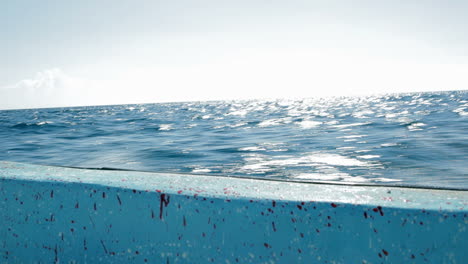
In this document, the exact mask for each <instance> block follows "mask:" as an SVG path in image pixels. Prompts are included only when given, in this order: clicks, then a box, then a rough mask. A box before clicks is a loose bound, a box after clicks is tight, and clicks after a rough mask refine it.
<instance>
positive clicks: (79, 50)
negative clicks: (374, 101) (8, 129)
mask: <svg viewBox="0 0 468 264" xmlns="http://www.w3.org/2000/svg"><path fill="white" fill-rule="evenodd" d="M466 14H468V1H464V0H462V1H458V0H451V1H431V0H424V1H423V0H405V1H397V0H395V1H379V0H355V1H346V0H341V1H338V0H327V1H318V0H290V1H279V0H236V1H232V0H231V1H226V0H199V1H194V0H190V1H189V0H171V1H169V0H166V1H158V0H136V1H121V0H112V1H110V0H101V1H94V0H80V1H59V0H43V1H33V0H29V1H26V0H15V1H0V32H1V33H0V109H16V108H39V107H61V106H78V105H103V104H129V103H153V102H175V101H199V100H202V101H203V100H224V99H253V98H303V97H322V96H342V95H366V94H374V93H394V92H420V91H442V90H467V89H468V77H467V76H468V31H467V30H466V28H468V16H466Z"/></svg>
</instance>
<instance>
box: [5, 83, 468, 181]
mask: <svg viewBox="0 0 468 264" xmlns="http://www.w3.org/2000/svg"><path fill="white" fill-rule="evenodd" d="M0 149H1V151H0V160H9V161H18V162H28V163H35V164H49V165H62V166H78V167H98V168H100V167H112V168H124V169H136V170H148V171H157V172H181V173H198V174H216V175H219V174H221V175H232V176H245V177H267V178H275V179H285V180H286V179H287V180H300V181H339V182H352V183H377V184H398V185H422V186H438V187H449V188H464V189H468V93H467V92H446V93H422V94H407V95H387V96H374V97H342V98H325V99H304V100H276V101H258V100H254V101H219V102H200V103H198V102H192V103H167V104H144V105H117V106H94V107H75V108H55V109H32V110H10V111H0Z"/></svg>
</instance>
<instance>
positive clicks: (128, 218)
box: [0, 162, 468, 263]
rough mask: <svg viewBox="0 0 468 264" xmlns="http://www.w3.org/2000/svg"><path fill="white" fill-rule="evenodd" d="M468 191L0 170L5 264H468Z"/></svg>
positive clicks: (17, 167)
mask: <svg viewBox="0 0 468 264" xmlns="http://www.w3.org/2000/svg"><path fill="white" fill-rule="evenodd" d="M467 206H468V192H466V191H461V190H436V189H419V188H402V187H388V186H386V187H383V186H349V185H332V184H313V183H297V182H284V181H269V180H261V179H243V178H232V177H217V176H202V175H183V174H171V173H150V172H135V171H118V170H115V171H114V170H113V171H109V170H89V169H73V168H64V167H54V166H41V165H31V164H22V163H14V162H0V221H1V223H2V224H1V225H0V256H1V258H0V262H1V263H18V262H25V263H29V262H31V263H32V262H49V263H50V262H56V263H58V262H62V263H63V262H65V263H68V262H78V263H85V262H88V263H94V262H97V261H99V262H107V263H128V262H137V263H145V262H149V263H207V262H208V263H209V262H213V263H465V262H466V260H467V259H468V230H467V227H468V207H467Z"/></svg>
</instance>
